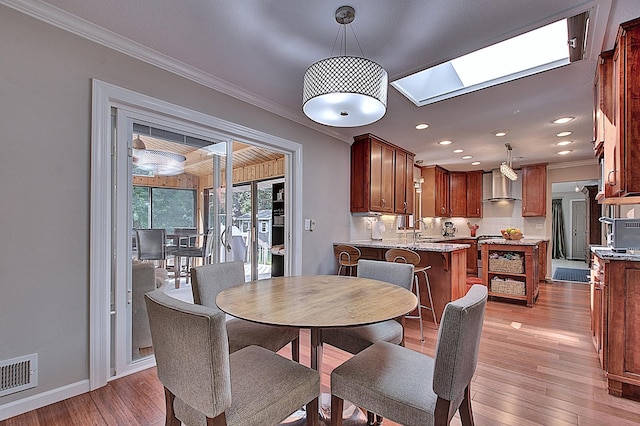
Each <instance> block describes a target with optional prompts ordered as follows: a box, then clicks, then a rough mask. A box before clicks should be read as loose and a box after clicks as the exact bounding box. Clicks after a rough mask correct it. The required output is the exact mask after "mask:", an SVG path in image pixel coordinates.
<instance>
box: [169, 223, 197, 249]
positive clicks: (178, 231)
mask: <svg viewBox="0 0 640 426" xmlns="http://www.w3.org/2000/svg"><path fill="white" fill-rule="evenodd" d="M197 233H198V230H197V228H173V234H174V235H175V236H176V237H178V241H176V245H177V246H179V247H195V245H196V239H197V236H196V234H197Z"/></svg>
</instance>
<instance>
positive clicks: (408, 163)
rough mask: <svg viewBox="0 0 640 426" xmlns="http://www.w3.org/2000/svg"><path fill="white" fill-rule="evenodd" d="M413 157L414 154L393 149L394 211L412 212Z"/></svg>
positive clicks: (400, 212) (401, 212) (398, 212)
mask: <svg viewBox="0 0 640 426" xmlns="http://www.w3.org/2000/svg"><path fill="white" fill-rule="evenodd" d="M413 159H414V155H413V154H411V153H408V152H405V151H401V150H399V149H396V150H395V202H394V204H395V212H396V213H397V214H413V199H414V195H413V194H414V188H413Z"/></svg>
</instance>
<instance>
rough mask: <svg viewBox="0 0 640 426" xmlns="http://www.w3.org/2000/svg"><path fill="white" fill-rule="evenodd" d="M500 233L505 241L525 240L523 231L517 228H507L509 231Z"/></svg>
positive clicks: (504, 230) (505, 230)
mask: <svg viewBox="0 0 640 426" xmlns="http://www.w3.org/2000/svg"><path fill="white" fill-rule="evenodd" d="M500 233H501V234H502V237H503V238H504V239H505V240H514V241H517V240H521V239H523V238H524V235H523V234H522V231H520V230H519V229H517V228H515V229H514V228H507V229H503V230H501V231H500Z"/></svg>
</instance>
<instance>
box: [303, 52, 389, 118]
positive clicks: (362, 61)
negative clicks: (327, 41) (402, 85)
mask: <svg viewBox="0 0 640 426" xmlns="http://www.w3.org/2000/svg"><path fill="white" fill-rule="evenodd" d="M387 85H388V77H387V72H386V71H385V70H384V68H382V67H381V66H380V65H378V64H377V63H375V62H373V61H370V60H368V59H366V58H359V57H355V56H337V57H332V58H327V59H323V60H322V61H318V62H316V63H315V64H313V65H311V66H310V67H309V68H308V69H307V72H306V73H305V74H304V91H303V106H302V109H303V111H304V113H305V114H306V115H307V117H309V118H310V119H312V120H313V121H316V122H318V123H321V124H326V125H328V126H335V127H357V126H364V125H366V124H370V123H373V122H376V121H378V120H380V119H381V118H382V117H383V116H384V114H385V112H386V111H387Z"/></svg>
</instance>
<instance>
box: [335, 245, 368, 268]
mask: <svg viewBox="0 0 640 426" xmlns="http://www.w3.org/2000/svg"><path fill="white" fill-rule="evenodd" d="M333 254H334V255H335V256H336V259H338V264H339V265H340V266H339V267H338V275H341V274H342V268H343V267H344V268H345V273H346V270H347V268H348V269H349V275H353V269H354V268H356V267H357V266H358V260H360V256H362V253H361V252H360V249H359V248H358V247H354V246H350V245H348V244H339V245H336V246H334V247H333Z"/></svg>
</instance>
